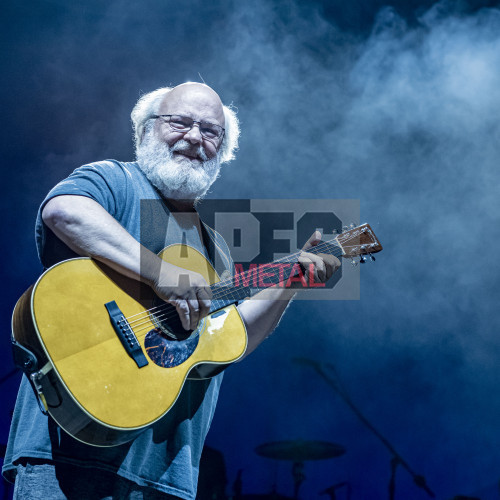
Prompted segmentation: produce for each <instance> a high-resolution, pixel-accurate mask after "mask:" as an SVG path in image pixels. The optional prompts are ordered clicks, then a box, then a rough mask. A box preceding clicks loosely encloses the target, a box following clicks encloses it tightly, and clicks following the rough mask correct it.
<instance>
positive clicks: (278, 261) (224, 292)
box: [124, 240, 342, 325]
mask: <svg viewBox="0 0 500 500" xmlns="http://www.w3.org/2000/svg"><path fill="white" fill-rule="evenodd" d="M333 241H335V240H332V241H329V242H323V244H321V243H320V244H318V245H316V246H315V247H313V248H314V249H315V250H321V249H323V248H326V247H327V246H328V245H330V246H332V245H335V244H334V243H332V242H333ZM335 246H336V245H335ZM320 247H321V248H320ZM336 250H342V249H341V247H339V246H336ZM301 253H302V251H300V252H296V253H294V254H290V255H287V256H286V257H282V258H280V259H276V260H275V261H273V262H272V264H281V263H288V264H291V263H292V262H293V263H297V261H296V259H295V258H294V257H298V256H300V254H301ZM332 253H333V255H335V257H338V256H339V255H336V254H335V251H334V252H332ZM286 259H291V260H289V261H287V260H286ZM256 272H257V273H258V268H253V269H249V270H248V271H246V272H245V273H243V274H245V275H246V276H247V277H248V279H247V280H244V279H243V278H242V281H247V282H248V283H249V282H250V281H251V280H252V278H253V277H254V276H253V275H254V274H255V273H256ZM233 280H234V278H229V279H226V280H221V281H219V282H217V283H215V284H214V285H211V286H215V287H220V286H222V285H224V286H225V285H228V288H229V287H231V289H230V290H229V291H228V290H222V291H221V292H215V293H214V294H213V295H212V299H211V300H220V299H222V298H226V297H228V298H229V296H230V295H231V294H232V293H234V287H233V286H232V285H233ZM231 298H236V297H231ZM166 306H171V307H174V306H173V305H172V304H160V305H158V306H155V307H152V308H150V309H147V310H146V311H142V312H140V313H137V314H133V315H131V316H128V317H125V318H124V319H125V320H127V321H128V322H129V324H130V325H132V324H134V323H137V322H138V321H142V319H143V318H145V317H147V316H148V315H149V314H150V313H153V311H155V310H157V309H164V308H165V307H166ZM167 309H169V308H168V307H167ZM137 316H139V317H138V318H136V319H135V320H133V321H129V320H130V319H131V318H135V317H137ZM141 316H142V317H143V318H141Z"/></svg>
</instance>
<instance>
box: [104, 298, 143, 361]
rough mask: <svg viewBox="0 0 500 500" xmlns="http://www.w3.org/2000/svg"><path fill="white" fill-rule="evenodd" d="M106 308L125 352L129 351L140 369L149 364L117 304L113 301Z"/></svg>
mask: <svg viewBox="0 0 500 500" xmlns="http://www.w3.org/2000/svg"><path fill="white" fill-rule="evenodd" d="M104 306H105V307H106V309H107V311H108V314H109V319H110V320H111V324H112V325H113V329H114V330H115V332H116V335H118V338H119V339H120V342H121V343H122V345H123V347H124V348H125V351H127V354H128V355H129V356H130V357H131V358H132V359H133V360H134V361H135V362H136V364H137V366H138V367H139V368H142V367H143V366H146V365H147V364H149V362H148V360H147V359H146V356H145V355H144V353H143V352H142V348H141V344H139V341H138V340H137V337H136V336H135V333H134V332H133V331H132V328H131V327H130V325H129V323H128V321H127V320H126V318H125V316H124V315H123V313H122V312H121V310H120V308H119V307H118V305H117V304H116V302H115V301H114V300H113V301H111V302H108V303H107V304H104Z"/></svg>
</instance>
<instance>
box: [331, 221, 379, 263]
mask: <svg viewBox="0 0 500 500" xmlns="http://www.w3.org/2000/svg"><path fill="white" fill-rule="evenodd" d="M336 240H337V243H338V244H339V245H340V247H341V248H342V251H343V255H342V257H346V258H350V259H352V258H353V257H356V256H359V257H360V262H365V260H366V257H364V256H365V255H369V256H370V258H371V259H372V260H375V257H373V256H372V254H374V253H377V252H380V251H381V250H382V248H383V247H382V245H381V244H380V241H379V240H378V238H377V237H376V236H375V233H374V232H373V229H372V228H371V227H370V225H369V224H361V225H360V226H358V227H354V228H352V229H347V230H346V231H344V232H343V233H342V234H339V235H338V236H337V238H336Z"/></svg>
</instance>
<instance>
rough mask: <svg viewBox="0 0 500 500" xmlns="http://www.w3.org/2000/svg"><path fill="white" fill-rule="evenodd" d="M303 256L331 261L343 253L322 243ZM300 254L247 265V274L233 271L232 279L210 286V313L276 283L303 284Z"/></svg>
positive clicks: (334, 243) (334, 245) (330, 243)
mask: <svg viewBox="0 0 500 500" xmlns="http://www.w3.org/2000/svg"><path fill="white" fill-rule="evenodd" d="M307 252H308V253H312V254H319V253H323V254H330V255H334V256H335V257H340V256H341V255H343V253H344V252H343V250H342V247H341V246H340V245H339V243H338V242H337V239H333V240H330V241H322V242H321V243H319V244H318V245H316V246H314V247H311V248H309V249H308V250H307ZM300 254H301V252H296V253H293V254H290V255H288V256H287V257H284V258H282V259H277V260H275V261H273V262H271V263H269V264H250V267H249V269H248V270H247V271H243V270H241V271H239V270H238V268H236V270H235V274H234V276H233V277H232V278H229V279H227V280H223V281H220V282H218V283H215V284H213V285H211V287H210V289H211V290H212V306H211V310H210V312H213V311H216V310H218V309H222V308H223V307H226V306H228V305H231V304H235V303H236V302H238V301H240V300H243V299H245V298H247V297H250V295H252V293H255V291H258V290H263V289H265V288H269V287H271V286H274V285H279V284H280V283H282V284H284V285H283V286H289V285H290V284H291V283H292V282H294V281H297V282H300V281H303V280H305V278H304V270H303V269H302V267H301V266H300V264H299V263H298V261H299V256H300ZM306 274H307V270H306ZM309 278H310V277H309Z"/></svg>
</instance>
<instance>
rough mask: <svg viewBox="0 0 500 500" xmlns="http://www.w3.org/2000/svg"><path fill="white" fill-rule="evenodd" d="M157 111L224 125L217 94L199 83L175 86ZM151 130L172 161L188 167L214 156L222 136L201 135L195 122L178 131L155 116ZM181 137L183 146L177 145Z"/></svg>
mask: <svg viewBox="0 0 500 500" xmlns="http://www.w3.org/2000/svg"><path fill="white" fill-rule="evenodd" d="M158 114H159V115H180V116H186V117H188V118H191V119H193V120H195V121H197V122H208V123H212V124H215V125H219V126H221V127H222V128H224V112H223V109H222V103H221V101H220V98H219V96H218V95H217V94H216V93H215V92H214V91H213V90H212V89H210V88H209V87H207V86H205V85H201V84H196V83H190V84H184V85H179V86H178V87H176V88H174V89H173V90H172V91H171V92H170V93H169V94H168V95H167V97H166V98H165V99H164V100H163V102H162V103H161V105H160V108H159V110H158ZM154 130H155V134H156V135H157V137H158V139H159V140H161V141H163V142H165V143H166V144H168V146H169V147H170V150H171V151H172V153H173V159H174V161H176V162H186V161H187V162H189V163H190V164H191V166H195V165H198V164H200V163H201V162H202V161H204V160H207V159H212V158H214V157H215V156H216V154H217V151H218V150H219V149H220V145H221V142H222V137H220V138H219V139H217V138H215V139H210V138H206V137H204V136H203V135H202V134H201V132H200V126H199V124H198V123H195V124H193V127H192V128H191V129H190V130H188V131H187V132H180V131H178V130H175V129H174V128H173V127H171V126H170V124H169V123H168V122H167V121H165V120H164V119H162V118H158V119H157V120H156V123H155V127H154ZM182 140H183V141H185V143H183V145H182V147H179V146H176V144H177V143H178V141H182ZM186 143H187V144H188V145H186Z"/></svg>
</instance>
